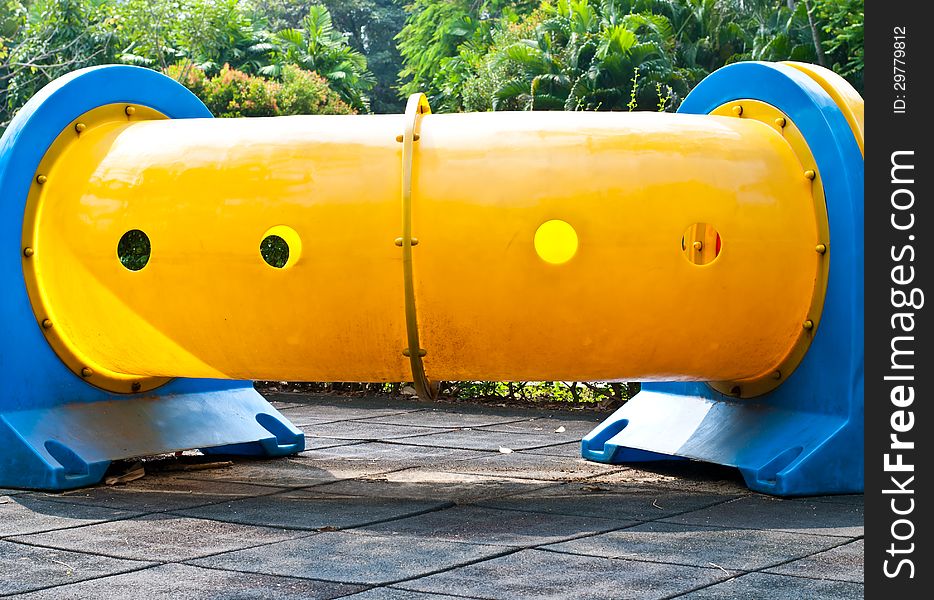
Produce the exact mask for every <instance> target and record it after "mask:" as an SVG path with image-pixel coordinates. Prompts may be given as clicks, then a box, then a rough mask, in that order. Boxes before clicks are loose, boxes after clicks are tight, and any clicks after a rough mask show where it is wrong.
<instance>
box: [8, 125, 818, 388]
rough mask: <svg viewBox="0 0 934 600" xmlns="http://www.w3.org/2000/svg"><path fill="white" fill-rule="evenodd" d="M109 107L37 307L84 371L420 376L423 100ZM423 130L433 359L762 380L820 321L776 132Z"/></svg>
mask: <svg viewBox="0 0 934 600" xmlns="http://www.w3.org/2000/svg"><path fill="white" fill-rule="evenodd" d="M117 109H119V110H123V107H116V108H114V107H111V108H108V109H107V110H110V111H111V113H112V112H113V111H114V110H117ZM107 110H105V109H98V112H97V114H88V115H84V116H82V118H81V119H79V121H81V123H82V124H83V125H84V128H83V129H82V130H81V131H80V132H79V133H78V134H77V135H76V134H74V133H73V132H70V131H69V132H65V133H63V136H65V138H67V139H65V138H63V139H62V140H61V141H60V143H57V145H56V146H55V147H53V151H51V152H50V155H49V156H47V160H46V161H45V163H44V166H43V167H42V170H43V173H42V174H43V176H44V177H45V178H46V180H45V181H43V183H42V185H41V186H38V187H37V189H36V191H35V193H34V194H33V195H32V196H31V199H30V202H31V207H32V208H31V209H29V210H30V211H31V212H30V214H29V215H27V219H26V228H25V230H24V246H26V247H29V248H31V249H33V251H34V255H33V256H31V257H30V258H29V261H30V262H29V266H28V268H27V284H28V286H29V288H30V295H31V299H32V301H33V307H34V310H35V312H36V317H37V320H38V321H39V322H40V323H43V324H46V325H48V326H47V327H45V330H46V333H47V335H51V336H53V337H52V338H51V340H52V341H53V346H55V347H56V349H57V350H59V354H60V355H63V354H68V355H69V356H70V358H69V359H67V360H66V362H69V364H70V366H72V368H73V369H75V370H76V371H78V370H79V369H86V371H85V376H86V377H88V379H89V380H90V381H91V382H92V383H97V384H98V385H102V386H104V387H106V383H102V382H106V381H107V380H108V378H111V379H119V380H122V381H129V380H133V379H134V378H146V377H156V378H160V377H225V378H237V379H287V380H319V381H321V380H324V381H404V380H411V378H412V374H411V370H410V364H409V359H408V358H407V357H406V356H404V355H403V350H406V349H407V333H406V320H405V300H404V289H403V269H402V250H403V249H402V248H400V247H399V246H398V245H397V238H399V236H400V235H401V234H402V220H403V219H402V215H401V212H402V209H401V204H400V186H401V181H402V176H403V156H402V155H403V146H404V144H402V143H400V142H399V141H398V140H397V137H398V138H399V139H400V140H401V136H400V134H401V133H402V132H403V131H404V129H405V122H404V118H403V117H402V116H396V115H392V116H334V117H332V116H305V117H279V118H270V119H192V120H162V119H158V118H157V117H158V116H159V115H154V114H146V113H145V111H142V112H140V113H138V114H136V115H135V116H134V118H130V119H127V118H111V117H112V115H111V114H110V113H108V112H107ZM143 117H146V118H148V119H150V120H146V119H144V118H143ZM66 134H67V135H66ZM412 148H413V150H412V152H411V161H412V164H411V169H412V177H411V205H412V208H411V215H410V216H411V224H412V235H413V236H414V237H415V238H417V240H418V245H417V246H414V247H412V248H411V251H412V265H413V275H414V291H415V296H414V299H415V306H416V307H417V315H418V316H417V319H418V323H417V326H418V331H419V334H420V344H421V347H422V348H423V349H424V351H425V352H424V353H425V356H424V358H423V361H424V365H425V368H426V370H427V374H428V376H429V378H432V379H437V380H463V379H472V380H543V379H547V380H555V379H559V380H560V379H566V380H602V379H630V380H664V381H672V380H698V381H733V380H743V379H748V378H753V377H761V376H768V374H769V373H771V372H772V371H773V370H775V369H776V368H777V366H778V365H780V364H781V363H782V361H783V360H784V359H785V357H786V356H787V355H788V354H789V353H790V352H791V351H792V349H793V348H794V347H795V345H796V344H798V343H799V342H800V339H801V337H802V335H806V332H805V331H803V328H802V323H803V322H805V321H806V320H807V319H808V311H809V308H810V306H811V299H812V296H813V294H814V290H815V285H817V282H818V279H819V277H818V271H819V261H820V260H821V256H820V254H818V253H817V252H815V246H816V245H818V244H820V243H821V242H822V240H821V239H820V238H821V234H820V231H819V229H820V228H819V226H818V221H819V215H818V214H816V211H815V202H814V196H813V194H812V186H813V182H812V180H811V179H809V178H808V177H807V176H806V175H805V168H804V166H803V165H802V162H801V159H800V156H799V154H798V153H796V152H795V151H794V149H793V148H792V146H791V145H790V144H789V143H788V141H787V140H786V139H785V138H784V137H783V134H782V132H781V131H776V128H775V127H770V126H769V125H767V124H764V123H762V122H759V121H756V120H752V119H744V118H732V117H719V116H691V115H671V114H636V113H632V114H626V113H547V114H546V113H483V114H452V115H431V114H425V115H424V116H421V117H420V123H419V130H418V140H417V141H414V143H413V146H412ZM134 229H138V230H141V231H143V232H144V233H145V234H146V235H147V236H148V238H149V240H150V241H151V247H152V252H151V257H150V259H149V262H148V263H147V264H146V266H145V267H144V268H143V269H141V270H139V271H135V272H134V271H130V270H128V269H127V268H125V267H124V266H123V265H122V264H121V262H120V261H119V260H118V257H117V246H118V242H119V240H120V239H121V237H122V236H123V235H124V234H125V233H126V232H127V231H130V230H134ZM270 233H275V234H276V235H279V236H280V237H281V238H282V239H283V240H285V241H286V242H287V243H289V247H290V257H289V261H288V263H287V264H286V265H285V267H284V268H274V267H272V266H270V265H268V264H267V263H266V262H264V260H263V258H262V257H261V255H260V243H261V242H262V240H263V239H264V238H265V237H266V236H267V235H269V234H270ZM823 241H826V240H823ZM46 321H48V323H46ZM134 389H139V388H138V386H137V387H136V388H134Z"/></svg>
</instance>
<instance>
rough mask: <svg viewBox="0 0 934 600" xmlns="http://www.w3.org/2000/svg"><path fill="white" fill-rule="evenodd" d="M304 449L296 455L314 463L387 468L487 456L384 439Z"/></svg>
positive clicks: (444, 465) (444, 464) (442, 465)
mask: <svg viewBox="0 0 934 600" xmlns="http://www.w3.org/2000/svg"><path fill="white" fill-rule="evenodd" d="M326 450H327V451H322V452H318V451H314V450H312V451H307V452H303V453H301V454H300V455H299V457H300V458H302V459H309V460H311V461H312V462H311V463H310V464H315V465H322V464H324V465H335V464H347V465H365V466H366V468H368V469H370V470H371V471H374V470H375V471H379V472H389V471H397V470H400V469H409V468H412V467H432V468H435V469H452V468H454V467H455V466H456V465H458V464H460V463H461V462H463V461H466V460H471V459H475V458H483V457H485V456H488V454H487V453H485V452H477V451H476V450H460V449H457V448H430V447H421V446H419V447H412V446H405V445H401V444H387V443H384V442H361V443H359V444H356V445H354V446H347V447H341V448H327V449H326Z"/></svg>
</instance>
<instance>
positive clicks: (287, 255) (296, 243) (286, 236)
mask: <svg viewBox="0 0 934 600" xmlns="http://www.w3.org/2000/svg"><path fill="white" fill-rule="evenodd" d="M259 251H260V255H261V256H262V257H263V260H264V261H265V262H266V264H268V265H269V266H270V267H273V268H276V269H288V268H289V267H291V266H292V265H294V264H295V263H296V262H298V259H299V258H300V257H301V255H302V240H301V238H300V237H298V233H297V232H296V231H295V230H294V229H292V228H291V227H289V226H288V225H276V226H275V227H270V228H269V229H267V230H266V233H264V234H263V238H262V241H261V242H260V245H259Z"/></svg>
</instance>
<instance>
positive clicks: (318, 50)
mask: <svg viewBox="0 0 934 600" xmlns="http://www.w3.org/2000/svg"><path fill="white" fill-rule="evenodd" d="M272 42H273V51H272V63H271V64H270V65H268V66H266V67H263V68H262V69H260V72H261V73H263V74H264V75H273V76H276V75H279V74H280V73H281V69H282V66H283V65H285V64H295V65H299V66H301V67H302V68H304V69H308V70H310V71H315V72H316V73H318V74H319V75H321V76H322V77H324V78H325V79H327V80H328V81H329V82H330V84H331V86H332V87H333V88H334V90H335V91H337V93H338V94H340V95H341V97H342V98H343V99H344V101H345V102H347V103H348V104H350V105H351V106H352V107H354V108H355V109H357V110H368V108H369V106H368V105H369V99H368V98H367V95H366V92H367V91H369V90H370V89H372V88H373V85H374V83H375V81H374V79H373V76H372V74H371V73H370V72H369V71H368V70H367V62H366V57H365V56H364V55H363V54H362V53H360V52H359V51H357V50H355V49H354V48H352V47H351V46H350V45H349V44H348V43H347V39H346V38H345V36H344V34H342V33H341V32H339V31H337V30H336V29H335V28H334V24H333V21H332V20H331V13H330V12H329V11H328V9H327V8H326V7H324V6H321V5H312V6H311V7H309V9H308V14H307V15H306V16H305V18H304V19H303V20H302V28H301V29H284V30H282V31H279V32H277V33H275V34H274V35H273V37H272Z"/></svg>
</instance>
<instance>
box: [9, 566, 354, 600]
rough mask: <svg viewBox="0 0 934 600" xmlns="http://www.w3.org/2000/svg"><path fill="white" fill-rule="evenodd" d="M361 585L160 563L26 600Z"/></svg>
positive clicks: (170, 599) (303, 591)
mask: <svg viewBox="0 0 934 600" xmlns="http://www.w3.org/2000/svg"><path fill="white" fill-rule="evenodd" d="M359 589H361V586H354V585H347V584H342V583H331V582H328V581H311V580H308V579H296V578H293V577H275V576H272V575H259V574H254V573H234V572H231V571H219V570H216V569H206V568H201V567H194V566H190V565H178V564H170V565H161V566H157V567H153V568H151V569H146V570H144V571H136V572H134V573H127V574H124V575H115V576H112V577H104V578H101V579H95V580H93V581H85V582H83V583H76V584H73V585H66V586H63V587H57V588H52V589H48V590H44V591H42V592H36V593H33V594H27V595H25V596H22V598H25V599H28V600H86V599H87V598H94V599H95V600H125V599H126V598H146V600H178V599H180V598H197V599H198V600H248V599H249V600H254V599H255V600H260V599H263V600H265V599H268V598H271V597H277V598H320V599H329V598H339V597H342V596H345V595H347V594H353V593H354V592H355V591H357V590H359Z"/></svg>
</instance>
